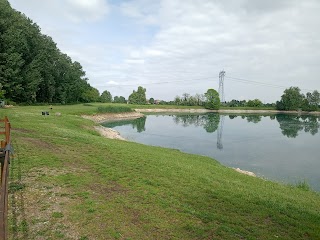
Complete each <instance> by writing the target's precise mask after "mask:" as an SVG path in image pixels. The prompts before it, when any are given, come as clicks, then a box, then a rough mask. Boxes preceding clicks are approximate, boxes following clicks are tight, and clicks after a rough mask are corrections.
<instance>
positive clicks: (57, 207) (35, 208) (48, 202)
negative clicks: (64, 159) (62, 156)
mask: <svg viewBox="0 0 320 240" xmlns="http://www.w3.org/2000/svg"><path fill="white" fill-rule="evenodd" d="M16 169H17V168H16ZM18 169H19V166H18ZM70 171H72V170H70V169H68V170H66V169H52V168H50V169H49V168H38V169H34V170H32V171H29V172H26V173H23V175H21V172H20V173H18V176H19V177H14V176H13V179H12V181H10V186H11V187H10V193H9V219H12V224H11V231H10V233H9V237H10V239H12V240H22V239H23V240H25V239H35V240H40V239H79V238H80V237H81V236H80V234H79V233H78V231H77V228H75V226H73V225H72V224H71V221H69V220H68V216H69V213H68V211H67V206H70V205H73V204H76V202H77V199H75V198H74V197H73V196H72V194H70V192H69V191H68V190H67V189H66V188H64V187H63V188H62V187H61V186H58V185H57V184H54V183H52V182H50V181H43V180H41V177H44V176H45V177H52V176H58V175H61V174H66V173H70ZM75 171H76V170H75ZM15 175H16V174H15ZM19 186H20V187H19Z"/></svg>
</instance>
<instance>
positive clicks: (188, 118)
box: [173, 113, 220, 133]
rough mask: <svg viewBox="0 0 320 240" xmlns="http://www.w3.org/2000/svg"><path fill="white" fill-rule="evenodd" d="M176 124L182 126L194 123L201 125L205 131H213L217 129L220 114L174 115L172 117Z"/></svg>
mask: <svg viewBox="0 0 320 240" xmlns="http://www.w3.org/2000/svg"><path fill="white" fill-rule="evenodd" d="M173 121H174V122H175V123H176V124H180V125H182V126H184V127H188V126H190V125H194V126H196V127H203V128H204V129H205V130H206V131H207V132H209V133H213V132H215V131H217V129H218V126H219V122H220V116H219V114H211V113H210V114H205V115H176V116H174V117H173Z"/></svg>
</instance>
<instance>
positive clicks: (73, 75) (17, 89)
mask: <svg viewBox="0 0 320 240" xmlns="http://www.w3.org/2000/svg"><path fill="white" fill-rule="evenodd" d="M0 83H1V84H2V86H3V90H4V91H5V96H4V97H5V98H7V99H10V100H12V101H15V102H18V103H20V102H25V103H35V102H46V103H49V102H60V103H73V102H79V101H80V102H81V101H87V100H86V96H85V95H86V94H87V93H88V91H90V90H92V89H91V86H90V84H88V79H87V78H86V77H85V72H84V71H83V69H82V66H81V64H80V63H78V62H73V61H72V60H71V58H70V57H69V56H67V55H66V54H63V53H61V51H60V50H59V49H58V48H57V46H56V43H55V42H54V41H53V40H52V38H51V37H49V36H47V35H44V34H42V33H41V31H40V28H39V26H38V25H36V24H35V23H33V21H32V20H31V19H29V18H28V17H26V16H25V15H23V14H21V13H20V12H17V11H15V10H14V9H12V8H11V6H10V4H9V3H8V1H6V0H0Z"/></svg>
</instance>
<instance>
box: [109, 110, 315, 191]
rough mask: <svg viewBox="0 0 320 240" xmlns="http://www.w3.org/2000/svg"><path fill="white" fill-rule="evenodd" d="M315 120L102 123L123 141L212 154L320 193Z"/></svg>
mask: <svg viewBox="0 0 320 240" xmlns="http://www.w3.org/2000/svg"><path fill="white" fill-rule="evenodd" d="M319 121H320V118H319V117H316V116H297V115H283V114H282V115H271V116H260V115H238V116H237V115H219V114H213V113H210V114H202V115H190V114H189V115H180V114H179V115H159V114H157V115H147V116H146V117H144V118H140V119H136V120H130V121H121V122H114V123H104V124H103V125H104V126H106V127H111V128H114V129H115V130H117V131H119V132H120V134H121V135H122V136H123V137H125V138H127V139H128V140H131V141H135V142H139V143H144V144H148V145H154V146H162V147H168V148H175V149H179V150H181V151H183V152H188V153H194V154H199V155H205V156H209V157H212V158H214V159H216V160H218V161H219V162H221V163H222V164H224V165H226V166H230V167H234V168H240V169H243V170H247V171H251V172H254V173H255V174H257V175H258V176H261V177H264V178H268V179H272V180H277V181H281V182H285V183H292V184H296V183H297V182H299V181H307V182H308V183H309V185H310V186H311V187H312V189H314V190H316V191H320V172H319V169H320V134H319V133H318V130H319V127H320V124H319Z"/></svg>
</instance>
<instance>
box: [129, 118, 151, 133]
mask: <svg viewBox="0 0 320 240" xmlns="http://www.w3.org/2000/svg"><path fill="white" fill-rule="evenodd" d="M146 119H147V118H146V117H142V118H138V119H134V120H133V121H132V123H131V124H132V127H133V128H137V131H138V132H144V131H145V130H146V127H145V126H146Z"/></svg>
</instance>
